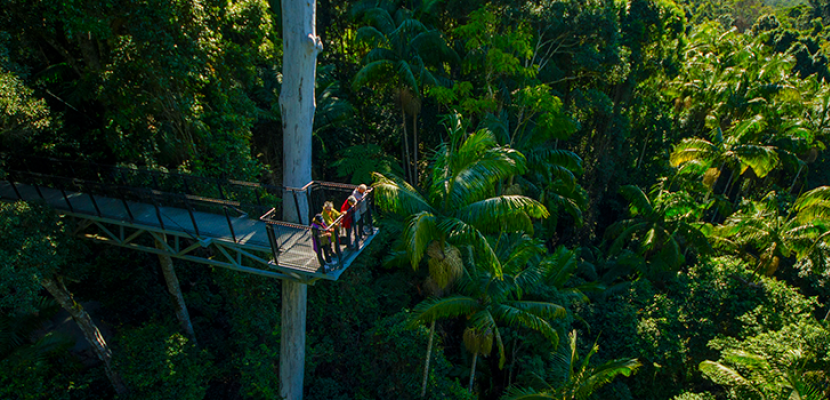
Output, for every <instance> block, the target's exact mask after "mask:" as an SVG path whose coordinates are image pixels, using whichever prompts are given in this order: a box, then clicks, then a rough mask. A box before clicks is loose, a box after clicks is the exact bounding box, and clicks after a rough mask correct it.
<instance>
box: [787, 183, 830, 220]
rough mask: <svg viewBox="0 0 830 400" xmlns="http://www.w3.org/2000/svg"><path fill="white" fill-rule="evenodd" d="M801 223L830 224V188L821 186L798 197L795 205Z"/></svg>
mask: <svg viewBox="0 0 830 400" xmlns="http://www.w3.org/2000/svg"><path fill="white" fill-rule="evenodd" d="M793 209H794V210H795V211H796V212H797V213H798V215H797V217H796V218H797V219H798V220H799V221H801V222H804V223H806V222H814V221H828V222H830V186H820V187H817V188H815V189H813V190H810V191H809V192H806V193H804V194H802V195H801V196H799V197H798V199H797V200H796V201H795V204H794V205H793Z"/></svg>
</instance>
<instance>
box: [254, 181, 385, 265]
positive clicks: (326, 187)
mask: <svg viewBox="0 0 830 400" xmlns="http://www.w3.org/2000/svg"><path fill="white" fill-rule="evenodd" d="M356 188H357V186H355V185H346V184H339V183H331V182H319V181H312V182H310V183H309V184H308V185H306V186H304V187H303V188H300V189H287V191H288V192H291V194H292V197H293V198H294V199H295V201H297V203H298V204H297V208H299V198H302V196H305V199H306V201H307V203H306V204H308V221H311V220H312V218H313V216H314V215H315V214H317V213H319V212H320V211H322V209H323V205H324V204H325V202H327V201H331V202H332V203H333V204H334V208H336V209H337V210H338V211H339V210H340V207H338V205H342V203H343V202H345V201H347V199H348V197H349V196H350V195H351V194H352V192H353V191H354V190H355V189H356ZM359 207H365V208H366V209H371V208H372V207H373V196H372V192H371V190H370V191H367V192H366V194H365V196H364V197H363V199H362V200H360V201H358V203H357V204H355V206H354V207H353V209H352V210H351V212H350V213H342V214H341V215H340V216H339V217H337V218H336V219H335V220H334V221H332V223H331V225H330V226H329V227H328V228H330V229H333V231H332V235H331V241H332V244H333V246H334V249H333V252H334V254H335V256H336V259H337V265H343V260H344V259H343V257H344V255H343V251H342V247H343V246H344V244H343V243H342V241H341V238H340V234H339V227H340V226H342V225H343V222H344V220H345V219H346V218H354V216H355V210H356V209H358V208H359ZM318 210H319V211H318ZM370 215H371V212H365V213H363V214H361V215H360V216H359V218H358V219H355V220H352V221H351V224H352V225H353V226H358V224H361V225H365V226H367V227H368V228H369V229H370V230H371V231H372V232H374V224H373V222H372V219H371V218H370ZM259 219H260V221H263V222H265V223H266V231H267V233H268V240H269V241H270V242H271V243H270V244H271V248H272V249H274V254H273V257H274V260H275V262H278V261H277V260H279V258H280V251H279V249H280V248H282V244H281V243H279V242H278V241H277V238H278V237H279V236H280V235H278V234H277V232H276V230H277V229H279V228H280V227H285V228H291V229H296V230H304V231H307V233H308V235H309V236H310V237H311V239H312V240H313V241H314V242H315V243H314V247H315V248H316V249H317V250H316V251H317V254H316V256H317V257H318V259H320V258H323V257H322V255H321V254H320V252H321V251H322V247H323V246H322V245H321V243H320V232H318V231H317V229H315V228H313V227H312V226H310V224H309V225H304V224H293V223H288V222H285V221H282V220H281V219H282V217H281V215H280V213H279V210H277V209H276V208H274V209H271V210H269V211H268V212H266V213H265V214H263V215H262V216H261V217H260V218H259ZM358 234H361V235H362V234H363V232H356V233H355V237H354V238H353V239H352V240H351V243H347V244H355V246H357V243H358V237H357V236H358ZM367 235H368V234H367ZM356 248H357V247H356ZM321 266H322V265H321Z"/></svg>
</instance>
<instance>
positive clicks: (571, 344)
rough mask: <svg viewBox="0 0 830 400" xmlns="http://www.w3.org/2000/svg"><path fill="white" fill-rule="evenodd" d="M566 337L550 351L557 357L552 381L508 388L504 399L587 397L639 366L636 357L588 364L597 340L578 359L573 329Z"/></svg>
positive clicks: (565, 399) (568, 399)
mask: <svg viewBox="0 0 830 400" xmlns="http://www.w3.org/2000/svg"><path fill="white" fill-rule="evenodd" d="M568 339H569V340H568V344H567V345H563V346H560V347H559V349H558V350H557V352H556V354H554V355H553V358H554V360H555V361H556V365H555V368H554V370H553V373H554V375H555V381H554V382H553V383H546V384H545V385H546V386H548V388H547V389H545V390H541V391H539V390H535V389H533V388H511V389H510V390H508V392H507V395H505V396H504V397H503V399H504V400H532V399H556V400H572V399H573V400H577V399H579V400H582V399H587V398H589V397H590V396H591V395H592V394H593V393H594V392H596V391H597V389H599V388H600V387H602V386H603V385H605V384H607V383H610V382H611V381H613V380H614V378H616V377H617V376H619V375H623V376H630V375H631V374H632V373H635V372H636V371H637V369H638V368H639V367H640V366H641V364H640V362H639V361H637V359H623V358H620V359H615V360H610V361H606V362H604V363H602V364H601V365H599V366H591V365H590V361H591V357H592V356H593V355H594V354H596V352H597V351H598V350H599V346H597V344H596V342H594V345H593V346H592V347H591V350H590V351H589V352H588V354H587V355H586V356H585V359H584V360H580V356H579V354H578V353H577V349H576V343H577V334H576V331H572V332H571V333H570V335H568Z"/></svg>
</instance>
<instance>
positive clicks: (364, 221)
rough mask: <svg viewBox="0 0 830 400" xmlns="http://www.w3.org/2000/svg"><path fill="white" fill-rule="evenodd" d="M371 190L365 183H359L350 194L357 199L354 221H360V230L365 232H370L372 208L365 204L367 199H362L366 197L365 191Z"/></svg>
mask: <svg viewBox="0 0 830 400" xmlns="http://www.w3.org/2000/svg"><path fill="white" fill-rule="evenodd" d="M368 192H371V189H369V188H368V187H367V186H366V185H363V184H361V185H359V186H358V187H357V188H355V190H354V191H353V192H352V196H354V198H355V199H357V204H358V205H357V214H356V215H355V219H356V222H359V223H360V231H361V232H363V233H365V234H367V235H368V234H371V233H372V228H371V226H374V225H373V224H372V222H371V221H372V208H371V207H369V205H368V204H367V203H368V201H362V200H363V198H364V197H366V193H368Z"/></svg>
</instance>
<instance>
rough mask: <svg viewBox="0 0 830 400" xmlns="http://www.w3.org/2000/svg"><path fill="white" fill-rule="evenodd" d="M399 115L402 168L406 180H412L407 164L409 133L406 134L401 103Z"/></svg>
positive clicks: (404, 116)
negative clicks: (401, 133) (401, 121)
mask: <svg viewBox="0 0 830 400" xmlns="http://www.w3.org/2000/svg"><path fill="white" fill-rule="evenodd" d="M401 117H402V118H403V123H401V126H402V127H403V151H404V156H403V170H404V175H406V180H407V181H409V182H412V171H411V168H410V164H409V135H407V134H406V112H405V111H404V109H403V104H401Z"/></svg>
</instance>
